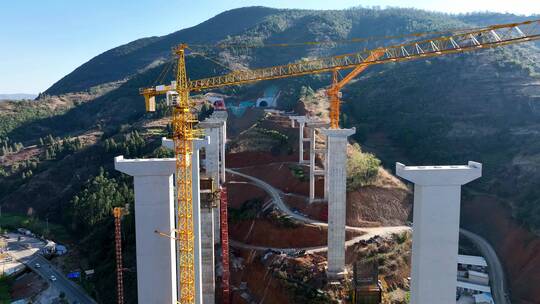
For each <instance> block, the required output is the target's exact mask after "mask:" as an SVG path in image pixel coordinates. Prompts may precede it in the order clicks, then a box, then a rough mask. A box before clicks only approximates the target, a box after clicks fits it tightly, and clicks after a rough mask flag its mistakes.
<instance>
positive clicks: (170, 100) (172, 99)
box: [167, 91, 178, 106]
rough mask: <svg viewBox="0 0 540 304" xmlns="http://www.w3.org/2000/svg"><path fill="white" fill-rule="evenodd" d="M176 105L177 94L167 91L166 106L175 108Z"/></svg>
mask: <svg viewBox="0 0 540 304" xmlns="http://www.w3.org/2000/svg"><path fill="white" fill-rule="evenodd" d="M177 105H178V92H176V91H167V106H177Z"/></svg>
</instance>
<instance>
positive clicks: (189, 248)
mask: <svg viewBox="0 0 540 304" xmlns="http://www.w3.org/2000/svg"><path fill="white" fill-rule="evenodd" d="M185 50H186V45H185V44H181V45H179V46H178V47H177V48H176V49H175V53H176V55H177V56H178V68H177V73H176V92H177V93H178V98H177V102H176V104H174V105H173V114H172V127H173V141H174V151H175V158H176V198H177V206H176V208H177V210H176V212H177V226H176V227H177V230H176V239H177V240H178V243H179V244H178V245H179V246H178V250H179V251H180V252H179V255H178V258H179V261H178V262H179V263H178V267H179V272H180V278H179V279H180V296H179V298H180V303H182V304H184V303H193V302H194V297H195V269H194V252H193V250H194V248H193V247H194V234H193V190H192V177H191V153H192V148H193V147H192V145H193V138H194V135H193V125H194V124H195V123H196V122H197V121H196V120H195V119H194V116H193V113H192V112H191V106H190V102H189V91H190V90H189V88H188V82H187V75H186V62H185Z"/></svg>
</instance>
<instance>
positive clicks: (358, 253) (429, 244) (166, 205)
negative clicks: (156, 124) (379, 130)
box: [114, 21, 540, 304]
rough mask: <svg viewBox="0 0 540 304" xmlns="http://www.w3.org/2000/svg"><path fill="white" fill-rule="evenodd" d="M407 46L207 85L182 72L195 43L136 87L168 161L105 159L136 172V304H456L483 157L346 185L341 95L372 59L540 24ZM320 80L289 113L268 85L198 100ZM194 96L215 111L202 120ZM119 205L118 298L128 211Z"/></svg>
mask: <svg viewBox="0 0 540 304" xmlns="http://www.w3.org/2000/svg"><path fill="white" fill-rule="evenodd" d="M410 36H413V35H410ZM415 37H423V40H422V39H414V41H413V42H407V43H405V44H398V45H390V46H386V47H380V48H375V49H371V50H364V51H361V52H358V53H350V54H343V55H337V56H333V57H324V58H315V59H307V60H303V61H299V62H296V63H291V64H287V65H281V66H272V67H268V68H260V69H254V70H237V71H233V72H231V73H229V74H225V75H218V76H214V77H208V78H201V79H191V78H190V76H189V75H188V74H187V72H186V60H185V57H186V56H187V55H188V54H190V53H191V52H192V51H191V49H190V45H189V44H178V46H177V47H176V48H175V49H174V55H175V58H176V59H175V66H176V68H175V70H176V79H174V80H172V81H171V82H170V83H165V84H161V85H157V86H152V87H146V88H141V89H140V94H141V95H142V97H144V100H145V104H146V110H147V111H149V112H153V111H156V107H157V106H156V104H160V103H161V104H166V106H167V107H169V108H171V109H172V118H171V121H170V124H171V126H172V134H171V135H172V136H171V137H169V138H163V139H162V145H163V147H165V148H167V149H169V150H170V151H172V153H174V157H173V158H150V159H148V158H146V159H127V158H124V156H122V155H119V156H117V157H115V158H114V166H115V169H116V170H118V171H120V172H122V173H125V174H127V175H129V176H132V177H133V183H134V191H135V204H134V210H135V226H136V256H137V294H138V301H139V303H145V304H146V303H148V304H149V303H159V304H162V303H181V304H189V303H199V304H201V303H204V304H210V303H212V304H213V303H224V304H227V303H391V302H390V300H391V299H393V298H394V297H400V298H402V299H403V301H409V300H408V299H409V298H410V303H414V304H432V303H442V304H450V303H455V302H456V288H457V287H458V286H457V279H456V278H457V275H458V268H457V261H458V241H459V234H460V226H459V222H460V202H461V187H462V185H465V184H467V183H469V182H471V181H473V180H476V179H478V178H480V177H481V176H482V164H481V163H479V162H475V161H472V160H471V161H469V162H468V163H467V164H458V165H455V164H425V165H421V166H408V165H405V164H402V163H399V162H398V163H396V164H395V168H392V169H395V171H394V172H390V171H393V170H386V169H383V168H379V169H377V170H376V172H375V173H373V174H372V175H373V176H374V177H373V178H372V179H371V182H370V184H369V185H367V186H363V187H356V188H355V187H351V186H350V184H351V183H352V182H354V180H353V179H352V177H351V175H350V174H348V171H350V170H348V169H349V165H348V160H350V159H351V158H353V159H354V157H355V155H359V153H363V152H361V151H360V148H359V147H358V145H355V144H354V143H355V141H354V140H353V139H352V137H353V136H354V135H355V133H356V129H355V128H342V123H340V119H342V115H341V114H340V107H341V103H342V98H343V97H342V94H341V90H342V89H343V88H344V87H345V86H346V85H347V84H348V83H349V82H351V81H357V79H355V78H356V77H358V76H359V75H361V73H362V72H363V71H364V70H366V69H368V68H369V67H370V66H373V65H384V64H400V63H401V62H406V61H412V60H425V59H429V58H433V57H441V56H447V55H451V54H459V53H466V52H482V51H483V50H484V49H488V48H496V47H503V46H505V45H509V44H517V43H522V42H529V41H533V40H537V39H540V22H539V21H527V22H522V23H514V24H501V25H493V26H487V27H483V28H479V29H474V30H464V31H458V32H455V33H451V34H444V35H441V34H437V33H430V34H418V35H415ZM324 43H328V42H324ZM456 56H459V55H454V56H452V57H450V59H453V58H455V57H456ZM321 73H330V74H331V75H332V77H331V79H332V82H331V83H329V84H328V87H327V88H326V89H325V90H320V91H319V92H315V94H314V95H313V96H315V97H314V98H316V99H317V101H316V102H309V101H306V100H303V101H298V106H296V108H295V110H294V111H293V112H285V111H282V110H278V109H276V108H275V104H276V103H277V102H279V96H280V93H279V92H276V90H275V89H272V90H269V91H271V92H270V93H266V92H265V94H264V95H263V97H261V98H259V99H257V100H255V101H251V102H250V103H246V102H244V103H232V102H229V101H228V100H227V97H223V96H220V95H219V94H215V93H212V94H209V93H208V94H205V95H203V94H204V93H207V92H208V91H210V90H215V89H220V88H224V87H228V86H238V85H243V84H249V83H255V82H262V81H266V80H273V79H282V78H289V77H297V76H303V75H310V74H321ZM360 81H361V80H360ZM190 94H194V95H195V94H198V95H197V96H196V97H195V98H194V99H192V98H191V95H190ZM201 100H202V102H201ZM347 102H348V103H354V102H355V101H354V100H347ZM203 103H206V104H211V106H212V108H213V112H212V113H211V114H208V115H206V117H203V118H202V119H201V120H200V121H198V120H197V117H201V116H200V115H198V114H199V113H198V112H199V111H200V110H201V104H203ZM239 112H241V113H240V114H238V113H239ZM392 173H395V176H394V175H393V174H392ZM398 177H399V178H398ZM370 178H371V177H370ZM383 181H384V182H383ZM405 182H410V183H411V185H412V187H411V186H408V185H406V184H405ZM382 185H384V186H382ZM114 212H115V213H114V216H115V219H117V221H116V223H117V225H116V229H117V231H116V236H117V238H116V244H117V246H116V254H117V263H118V265H117V269H118V270H117V290H118V303H124V298H123V289H124V286H123V272H124V268H123V266H122V258H121V257H122V247H121V239H120V238H119V237H118V236H119V235H120V229H121V227H120V223H121V217H122V215H123V214H124V213H125V212H126V209H125V208H116V209H115V211H114ZM411 223H412V224H411ZM411 243H412V244H411ZM284 286H286V288H287V290H288V291H289V293H292V294H294V296H293V297H292V298H291V297H288V296H285V294H284V293H283V292H282V290H281V289H282V288H284ZM408 290H410V295H409V294H408V293H407V291H408ZM492 294H493V298H495V299H496V301H495V303H505V302H499V300H497V298H498V297H499V296H500V295H498V294H497V291H492V292H490V293H489V295H490V296H491V295H492ZM504 301H505V300H504ZM404 303H405V302H404ZM482 303H484V302H482ZM485 303H487V302H485Z"/></svg>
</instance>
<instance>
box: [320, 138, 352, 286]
mask: <svg viewBox="0 0 540 304" xmlns="http://www.w3.org/2000/svg"><path fill="white" fill-rule="evenodd" d="M321 132H322V133H323V134H325V135H326V136H327V148H328V163H327V164H328V168H327V172H328V173H327V175H328V269H327V276H328V277H329V278H330V279H337V278H341V277H343V276H344V275H345V220H346V207H347V206H346V196H347V137H349V136H351V135H352V134H354V133H355V132H356V130H355V129H354V128H353V129H322V130H321Z"/></svg>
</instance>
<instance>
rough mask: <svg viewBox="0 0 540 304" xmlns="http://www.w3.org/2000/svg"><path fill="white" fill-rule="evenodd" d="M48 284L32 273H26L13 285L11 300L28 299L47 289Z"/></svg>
mask: <svg viewBox="0 0 540 304" xmlns="http://www.w3.org/2000/svg"><path fill="white" fill-rule="evenodd" d="M48 286H49V284H47V282H46V281H45V280H44V279H42V278H41V277H40V276H39V275H37V274H35V273H33V272H26V273H24V274H22V275H21V276H19V277H18V278H17V279H16V280H15V281H14V283H13V286H12V289H11V290H12V291H11V298H12V299H13V300H20V299H28V298H34V297H37V295H38V294H39V293H40V292H42V291H44V290H45V289H47V287H48Z"/></svg>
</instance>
